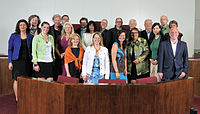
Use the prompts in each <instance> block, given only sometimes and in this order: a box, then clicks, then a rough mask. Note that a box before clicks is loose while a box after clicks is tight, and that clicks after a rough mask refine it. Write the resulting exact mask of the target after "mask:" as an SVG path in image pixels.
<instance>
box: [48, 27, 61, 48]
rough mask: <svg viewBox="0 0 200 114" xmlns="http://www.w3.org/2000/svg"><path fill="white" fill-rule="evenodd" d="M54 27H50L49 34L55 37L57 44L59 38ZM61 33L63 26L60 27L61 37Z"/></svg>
mask: <svg viewBox="0 0 200 114" xmlns="http://www.w3.org/2000/svg"><path fill="white" fill-rule="evenodd" d="M54 26H55V25H52V26H50V29H49V34H50V35H52V36H53V38H54V42H56V40H57V38H58V36H56V33H55V29H54ZM61 31H62V25H60V26H59V32H60V35H61ZM55 44H56V43H55Z"/></svg>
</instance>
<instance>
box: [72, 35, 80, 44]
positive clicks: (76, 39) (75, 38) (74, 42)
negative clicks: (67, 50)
mask: <svg viewBox="0 0 200 114" xmlns="http://www.w3.org/2000/svg"><path fill="white" fill-rule="evenodd" d="M71 42H72V44H73V46H74V47H77V46H78V44H79V42H80V41H79V37H78V36H75V37H74V38H72V40H71Z"/></svg>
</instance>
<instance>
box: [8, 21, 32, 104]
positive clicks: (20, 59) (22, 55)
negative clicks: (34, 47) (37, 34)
mask: <svg viewBox="0 0 200 114" xmlns="http://www.w3.org/2000/svg"><path fill="white" fill-rule="evenodd" d="M32 39H33V35H31V34H29V28H28V22H27V21H26V20H24V19H21V20H19V21H18V22H17V25H16V29H15V33H13V34H12V35H11V36H10V39H9V44H8V62H9V65H8V68H9V70H12V78H13V80H14V82H13V90H14V93H15V97H16V102H17V101H18V98H17V77H18V76H31V75H32V63H31V58H32V57H31V44H32Z"/></svg>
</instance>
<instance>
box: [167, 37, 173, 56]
mask: <svg viewBox="0 0 200 114" xmlns="http://www.w3.org/2000/svg"><path fill="white" fill-rule="evenodd" d="M167 44H168V47H167V48H168V49H167V50H168V52H169V55H171V56H173V57H174V54H173V50H172V45H171V42H170V40H168V43H167Z"/></svg>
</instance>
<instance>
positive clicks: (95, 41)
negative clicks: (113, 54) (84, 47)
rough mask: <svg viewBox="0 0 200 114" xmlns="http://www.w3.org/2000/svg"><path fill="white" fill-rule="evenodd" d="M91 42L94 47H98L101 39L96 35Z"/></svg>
mask: <svg viewBox="0 0 200 114" xmlns="http://www.w3.org/2000/svg"><path fill="white" fill-rule="evenodd" d="M93 42H94V44H95V45H100V43H101V38H100V36H99V35H98V34H96V35H95V36H94V38H93Z"/></svg>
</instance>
